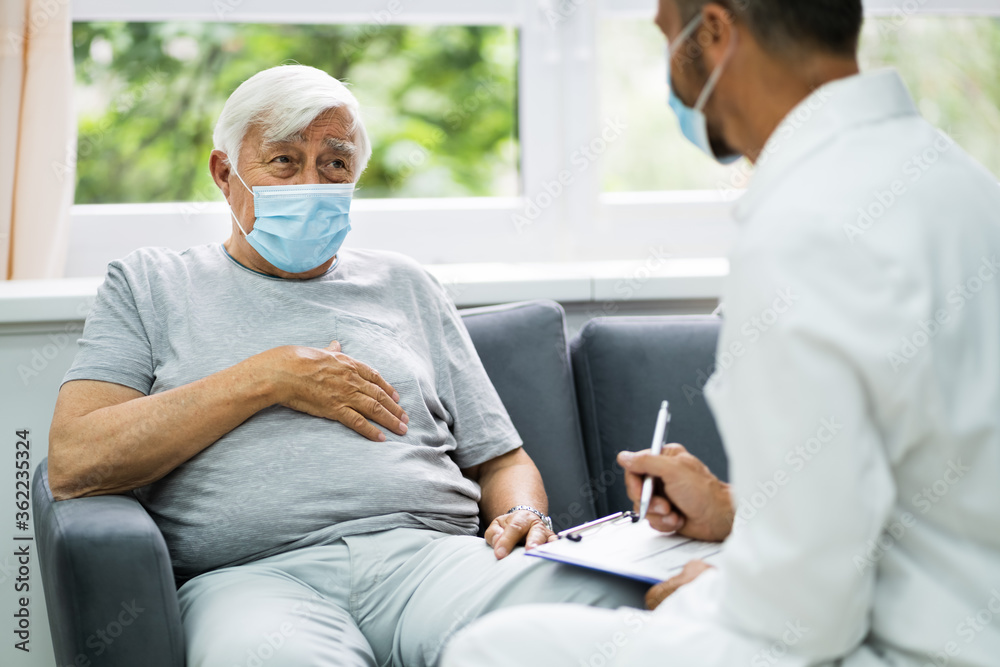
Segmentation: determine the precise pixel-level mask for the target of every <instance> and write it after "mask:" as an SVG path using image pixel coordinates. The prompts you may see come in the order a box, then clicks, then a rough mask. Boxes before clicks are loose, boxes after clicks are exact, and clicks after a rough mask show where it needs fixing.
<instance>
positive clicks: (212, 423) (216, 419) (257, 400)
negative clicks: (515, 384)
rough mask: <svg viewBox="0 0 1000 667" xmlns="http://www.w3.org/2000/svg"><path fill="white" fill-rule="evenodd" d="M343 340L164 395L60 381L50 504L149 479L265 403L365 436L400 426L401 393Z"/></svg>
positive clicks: (274, 354) (265, 355) (287, 351)
mask: <svg viewBox="0 0 1000 667" xmlns="http://www.w3.org/2000/svg"><path fill="white" fill-rule="evenodd" d="M339 350H340V346H339V345H338V344H337V343H333V344H331V345H330V347H328V348H326V349H323V350H320V349H318V348H310V347H302V346H283V347H277V348H273V349H271V350H267V351H266V352H262V353H260V354H257V355H254V356H252V357H249V358H248V359H245V360H244V361H242V362H240V363H238V364H235V365H233V366H231V367H229V368H227V369H224V370H222V371H219V372H218V373H214V374H213V375H209V376H208V377H205V378H202V379H201V380H198V381H196V382H192V383H190V384H187V385H184V386H182V387H177V388H175V389H171V390H169V391H165V392H161V393H157V394H153V395H150V396H145V395H143V394H142V393H141V392H139V391H137V390H135V389H132V388H130V387H126V386H123V385H119V384H115V383H111V382H98V381H90V380H74V381H70V382H67V383H66V384H64V385H63V387H62V389H61V390H60V392H59V397H58V399H57V401H56V408H55V414H54V416H53V419H52V428H51V429H50V433H49V485H50V487H51V488H52V494H53V497H55V498H56V499H57V500H63V499H66V498H74V497H80V496H92V495H103V494H110V493H123V492H126V491H129V490H131V489H134V488H137V487H140V486H143V485H145V484H149V483H151V482H155V481H156V480H158V479H160V478H162V477H163V476H164V475H166V474H167V473H169V472H170V471H171V470H173V469H174V468H176V467H177V466H179V465H180V464H182V463H183V462H185V461H187V460H188V459H190V458H191V457H193V456H194V455H196V454H197V453H198V452H200V451H202V450H203V449H205V448H206V447H208V446H209V445H211V444H212V443H214V442H215V441H216V440H218V439H219V438H221V437H222V436H223V435H225V434H226V433H228V432H229V431H231V430H233V429H234V428H236V427H237V426H239V425H240V424H242V423H243V422H244V421H246V420H247V419H249V418H250V417H251V416H252V415H254V414H256V413H257V412H259V411H260V410H263V409H264V408H266V407H269V406H271V405H279V404H280V405H284V406H286V407H289V408H292V409H294V410H298V411H300V412H305V413H307V414H311V415H314V416H317V417H323V418H326V419H331V420H335V421H339V422H341V423H343V424H344V425H345V426H347V427H349V428H351V429H353V430H355V431H357V432H358V433H360V434H361V435H364V436H365V437H368V438H370V439H371V440H376V441H381V440H385V436H384V435H383V434H382V433H381V432H380V431H379V430H378V428H376V427H375V426H373V425H372V424H371V423H369V421H368V420H369V419H372V420H373V421H375V422H376V423H378V424H380V425H382V426H383V427H385V428H388V429H390V430H392V431H394V432H396V433H399V434H403V433H405V432H406V422H408V421H409V418H408V417H407V416H406V413H405V412H404V411H403V409H402V408H401V407H399V405H398V404H397V403H396V401H398V400H399V395H398V394H397V393H396V391H395V390H394V389H393V388H392V386H391V385H389V384H388V383H387V382H386V381H385V380H384V379H382V377H381V376H380V375H379V374H378V373H377V372H375V371H374V370H372V369H371V368H369V367H368V366H366V365H365V364H362V363H361V362H358V361H355V360H353V359H351V358H350V357H348V356H347V355H344V354H341V353H340V351H339Z"/></svg>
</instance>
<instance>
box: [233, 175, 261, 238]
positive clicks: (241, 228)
mask: <svg viewBox="0 0 1000 667" xmlns="http://www.w3.org/2000/svg"><path fill="white" fill-rule="evenodd" d="M233 173H234V174H236V178H238V179H240V183H242V184H243V187H245V188H246V189H247V191H248V192H249V193H250V195H251V196H253V197H256V196H257V195H255V194H254V192H253V190H251V189H250V188H249V187H247V184H246V181H244V180H243V177H242V176H240V172H238V171H236V167H233ZM226 206H229V202H226ZM229 215H231V216H233V220H235V221H236V226H237V227H239V228H240V231H241V232H243V236H244V237H246V236H247V233H246V231H245V230H244V229H243V225H241V224H240V219H239V218H237V217H236V214H235V213H234V212H233V207H232V206H229Z"/></svg>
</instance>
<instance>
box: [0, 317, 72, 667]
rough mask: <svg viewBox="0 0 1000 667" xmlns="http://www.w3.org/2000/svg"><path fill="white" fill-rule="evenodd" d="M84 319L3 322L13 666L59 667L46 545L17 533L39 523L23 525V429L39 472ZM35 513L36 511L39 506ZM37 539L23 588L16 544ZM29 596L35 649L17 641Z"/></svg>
mask: <svg viewBox="0 0 1000 667" xmlns="http://www.w3.org/2000/svg"><path fill="white" fill-rule="evenodd" d="M81 328H82V322H47V323H32V324H5V325H0V406H2V408H0V443H2V444H0V451H2V452H3V461H2V464H0V470H2V473H0V499H2V500H3V502H2V507H3V512H2V513H0V618H2V619H3V622H2V624H0V637H3V642H2V643H0V665H5V666H7V665H9V666H10V667H15V666H16V667H43V666H44V667H52V665H54V664H55V657H54V655H53V651H52V640H51V637H50V634H49V623H48V617H47V616H46V610H45V599H44V595H43V590H42V579H41V571H40V570H39V561H38V545H37V543H36V542H35V541H34V540H30V541H15V539H14V538H15V536H16V537H34V535H35V532H34V527H33V525H32V526H31V527H30V528H29V530H27V531H21V530H18V529H17V528H16V527H15V515H14V514H15V511H16V508H15V505H14V501H15V497H14V496H15V478H14V470H15V468H14V461H15V445H16V442H17V436H16V435H15V433H16V432H17V431H20V430H22V429H27V430H28V431H29V436H30V452H31V468H32V476H34V469H35V468H36V467H37V466H38V463H39V462H40V461H41V460H42V459H43V458H45V456H46V454H47V452H48V437H49V423H50V422H51V420H52V410H53V408H54V406H55V399H56V391H57V389H58V386H59V382H60V381H61V380H62V376H63V373H65V372H66V369H67V368H68V367H69V364H70V362H71V361H72V359H73V355H74V354H75V353H76V340H77V338H78V335H79V334H78V332H79V331H80V330H81ZM31 515H32V519H33V518H34V512H31ZM24 544H27V545H29V550H30V552H31V558H30V562H29V563H28V565H27V567H28V570H29V573H28V579H27V584H28V586H29V590H28V591H26V592H17V591H15V585H18V584H19V583H21V584H23V583H24V582H23V581H20V582H19V577H20V576H21V575H20V574H19V568H20V567H21V566H20V564H19V563H18V562H17V559H16V558H15V556H14V551H15V549H16V548H18V547H19V546H20V545H24ZM20 597H27V598H28V599H29V606H28V610H29V622H30V626H29V630H28V631H29V633H30V638H29V643H28V647H29V649H30V652H29V653H24V652H22V651H20V650H18V649H16V648H14V643H15V641H20V640H19V639H14V637H15V635H14V634H13V630H14V626H15V621H16V619H15V618H14V613H15V612H16V611H17V610H18V608H19V605H18V599H19V598H20Z"/></svg>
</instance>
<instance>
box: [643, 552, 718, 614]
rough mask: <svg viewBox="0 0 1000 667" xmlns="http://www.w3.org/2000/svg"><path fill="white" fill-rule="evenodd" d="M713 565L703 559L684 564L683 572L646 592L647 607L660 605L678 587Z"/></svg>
mask: <svg viewBox="0 0 1000 667" xmlns="http://www.w3.org/2000/svg"><path fill="white" fill-rule="evenodd" d="M711 568H712V566H711V565H709V564H708V563H706V562H705V561H702V560H693V561H691V562H690V563H688V564H687V565H685V566H684V569H683V570H681V573H680V574H678V575H677V576H676V577H673V578H671V579H667V580H666V581H664V582H663V583H659V584H656V585H655V586H653V587H652V588H650V589H649V592H648V593H646V609H649V610H650V611H652V610H654V609H656V608H657V607H659V606H660V603H661V602H663V601H664V600H666V599H667V598H668V597H670V596H671V595H673V594H674V593H676V592H677V589H678V588H680V587H681V586H683V585H685V584H690V583H691V582H692V581H694V580H695V579H697V578H698V577H699V576H701V574H702V573H703V572H705V570H709V569H711Z"/></svg>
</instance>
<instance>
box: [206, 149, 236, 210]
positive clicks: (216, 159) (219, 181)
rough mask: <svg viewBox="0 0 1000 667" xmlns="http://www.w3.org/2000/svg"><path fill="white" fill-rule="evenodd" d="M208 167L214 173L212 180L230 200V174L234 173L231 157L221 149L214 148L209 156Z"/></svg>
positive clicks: (227, 199)
mask: <svg viewBox="0 0 1000 667" xmlns="http://www.w3.org/2000/svg"><path fill="white" fill-rule="evenodd" d="M208 169H209V171H210V172H211V173H212V180H213V181H215V184H216V185H217V186H218V187H219V189H220V190H222V196H223V197H225V198H226V201H229V176H230V174H231V173H232V167H231V166H230V164H229V157H228V156H227V155H226V154H225V153H223V152H222V151H220V150H213V151H212V155H211V156H210V157H209V158H208Z"/></svg>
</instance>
